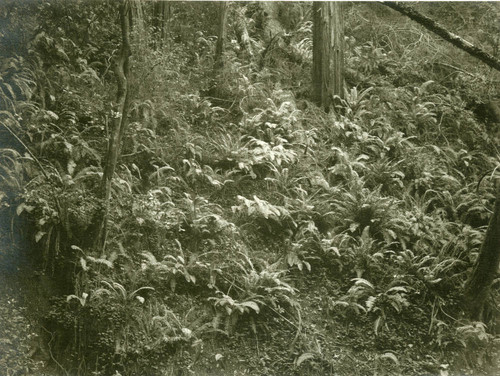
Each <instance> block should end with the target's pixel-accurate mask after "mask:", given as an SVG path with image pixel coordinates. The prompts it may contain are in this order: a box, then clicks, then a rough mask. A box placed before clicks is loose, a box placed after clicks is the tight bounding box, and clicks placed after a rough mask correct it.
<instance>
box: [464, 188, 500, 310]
mask: <svg viewBox="0 0 500 376" xmlns="http://www.w3.org/2000/svg"><path fill="white" fill-rule="evenodd" d="M499 263H500V186H498V187H497V196H496V200H495V207H494V209H493V214H492V215H491V218H490V222H489V224H488V229H487V230H486V235H485V237H484V241H483V244H482V246H481V250H480V252H479V256H478V259H477V261H476V264H475V265H474V269H473V271H472V274H471V276H470V278H469V280H468V281H467V283H466V285H465V300H466V302H467V309H468V311H469V315H470V317H471V319H473V320H480V319H481V318H482V312H483V307H484V303H485V301H486V299H487V298H488V293H489V290H490V286H491V284H492V282H493V280H494V279H495V277H496V274H497V271H498V266H499Z"/></svg>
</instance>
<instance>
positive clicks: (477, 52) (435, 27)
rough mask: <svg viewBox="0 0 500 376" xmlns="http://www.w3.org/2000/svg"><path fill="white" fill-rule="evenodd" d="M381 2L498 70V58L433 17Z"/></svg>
mask: <svg viewBox="0 0 500 376" xmlns="http://www.w3.org/2000/svg"><path fill="white" fill-rule="evenodd" d="M382 4H384V5H386V6H388V7H389V8H392V9H394V10H396V11H398V12H399V13H402V14H404V15H405V16H408V17H409V18H411V19H412V20H413V21H415V22H418V23H419V24H420V25H422V26H423V27H425V28H426V29H427V30H429V31H432V32H433V33H435V34H437V35H439V36H440V37H441V38H443V39H444V40H446V41H448V42H450V43H451V44H453V45H454V46H456V47H458V48H460V49H461V50H463V51H465V52H467V53H468V54H469V55H471V56H473V57H475V58H477V59H479V60H481V61H482V62H484V63H486V64H488V65H489V66H490V67H492V68H493V69H496V70H497V71H500V60H499V59H497V58H495V57H494V56H492V55H490V54H489V53H487V52H485V51H483V50H482V49H480V48H479V47H476V46H474V45H473V44H472V43H470V42H468V41H466V40H465V39H463V38H461V37H459V36H458V35H456V34H453V33H450V32H449V31H448V30H446V29H445V28H444V27H442V26H441V25H440V24H439V23H437V22H436V21H434V20H433V19H431V18H429V17H427V16H425V15H423V14H421V13H419V12H417V11H416V10H415V9H413V8H412V7H410V6H408V5H405V4H401V3H397V2H394V1H384V2H382Z"/></svg>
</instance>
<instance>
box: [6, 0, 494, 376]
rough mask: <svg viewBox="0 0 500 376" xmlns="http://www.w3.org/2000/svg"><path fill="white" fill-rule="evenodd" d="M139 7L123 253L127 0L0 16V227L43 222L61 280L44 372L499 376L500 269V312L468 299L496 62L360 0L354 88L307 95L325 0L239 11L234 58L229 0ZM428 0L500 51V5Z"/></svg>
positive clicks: (49, 301)
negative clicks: (118, 140)
mask: <svg viewBox="0 0 500 376" xmlns="http://www.w3.org/2000/svg"><path fill="white" fill-rule="evenodd" d="M132 4H134V6H133V7H132V8H131V9H132V10H133V11H132V12H131V16H133V22H132V24H133V27H132V33H131V34H132V35H131V37H132V55H131V56H130V59H131V67H130V69H131V75H132V78H131V111H130V113H129V114H128V116H129V120H130V125H129V128H128V130H127V132H126V134H125V138H124V142H123V145H122V150H121V158H120V161H119V165H118V168H117V171H116V175H115V179H114V181H113V186H112V200H111V207H110V213H109V215H110V221H109V235H108V238H107V240H106V247H105V250H104V251H102V250H100V249H99V250H96V249H95V248H94V247H93V236H94V235H95V230H96V229H95V221H94V220H95V218H96V214H97V213H99V210H100V208H101V206H102V204H103V203H102V201H101V199H100V195H99V193H98V190H99V185H100V180H101V178H102V173H103V170H102V166H103V164H104V158H105V155H106V148H107V142H108V135H109V127H110V122H111V119H112V117H113V116H114V114H113V113H112V111H111V103H112V101H113V100H114V99H115V91H116V87H115V86H116V77H115V73H114V71H113V68H112V65H113V56H114V54H116V51H117V50H118V49H119V45H120V29H119V24H118V22H117V19H118V6H117V4H115V3H114V2H109V1H105V0H91V1H84V2H68V1H63V0H51V1H46V0H40V1H37V2H27V3H24V2H15V1H7V2H4V3H3V4H2V6H1V9H0V16H1V17H2V22H1V25H2V29H1V30H0V51H1V54H2V61H1V65H0V70H1V79H0V106H1V111H0V119H1V124H2V125H1V126H0V146H1V148H0V171H1V172H0V211H1V218H2V236H3V237H5V238H6V237H9V236H10V237H11V238H12V240H13V241H15V239H16V237H17V238H24V239H28V238H29V239H30V241H31V243H30V246H29V249H30V252H28V257H29V258H30V260H32V261H33V262H34V263H35V264H36V267H35V269H37V272H38V275H39V277H40V278H41V277H44V278H45V277H47V278H48V277H50V278H48V279H50V286H51V287H50V288H48V289H46V290H48V291H41V289H40V288H37V289H36V291H31V292H29V293H28V295H29V294H32V295H41V296H42V297H44V299H45V300H46V304H45V305H44V308H43V310H42V311H41V313H40V315H39V316H40V317H38V318H37V320H38V325H39V328H40V330H39V331H38V335H39V336H40V342H41V343H42V345H41V346H42V347H43V349H44V351H43V352H44V353H47V354H48V356H47V357H46V359H45V360H46V369H47V372H48V373H61V374H70V375H91V374H93V375H112V374H115V375H139V374H144V375H146V374H147V375H173V374H176V375H188V374H194V375H199V374H203V375H204V374H207V375H216V374H217V375H219V374H223V375H233V374H234V375H284V374H289V375H326V374H332V375H333V374H335V375H354V374H370V375H381V374H383V375H385V374H388V375H389V374H394V375H396V374H432V375H452V374H481V372H483V373H486V374H492V373H491V372H494V371H492V370H493V367H495V359H496V355H498V341H499V337H498V334H499V333H498V330H499V326H498V325H499V322H498V317H499V316H498V308H497V307H498V303H499V299H500V296H499V294H498V287H499V286H498V281H499V279H497V280H496V281H495V282H494V285H493V287H492V291H491V296H490V297H489V301H488V306H487V310H486V312H485V318H484V322H476V321H470V320H468V319H467V316H466V315H464V306H463V293H464V283H465V282H466V280H467V278H468V276H469V275H470V272H471V268H472V266H473V265H474V262H475V260H476V258H477V255H478V252H479V249H480V246H481V243H482V241H483V238H484V232H485V229H486V226H487V224H488V218H489V214H490V212H491V210H490V209H491V208H492V207H493V201H494V180H495V174H496V169H497V166H498V163H499V160H498V158H499V153H498V150H497V147H496V145H497V144H498V138H497V132H498V120H499V118H498V116H495V110H494V108H495V107H493V110H492V109H491V108H492V107H491V106H494V105H493V104H492V103H493V102H494V99H495V98H498V94H499V93H498V82H499V80H500V76H499V74H498V72H493V71H491V70H490V69H489V68H486V67H484V66H482V65H481V64H478V63H477V61H475V60H473V59H472V58H469V57H468V56H466V55H465V54H462V53H461V52H460V51H458V50H456V49H455V48H453V47H451V46H449V45H447V44H445V43H444V42H442V41H440V40H439V39H438V38H437V37H435V36H433V35H431V34H429V33H428V32H426V31H424V30H423V29H421V28H420V27H419V26H418V25H416V24H413V23H412V22H411V21H409V20H406V19H404V18H402V17H401V16H400V15H398V14H396V13H395V12H393V11H391V10H389V9H388V8H386V7H384V6H383V5H380V4H364V3H354V4H349V5H348V6H346V10H345V22H346V51H345V56H346V68H347V72H346V84H347V88H348V89H347V90H346V93H345V98H344V99H342V100H341V101H338V102H337V103H338V105H337V107H336V108H335V109H334V110H333V111H330V112H329V113H325V112H324V111H323V110H322V109H319V108H318V107H316V106H315V105H313V104H312V102H310V101H309V91H310V77H311V65H312V62H311V53H312V42H311V37H312V36H311V14H310V4H308V3H293V4H287V5H284V4H275V6H272V7H271V6H269V5H268V4H259V3H256V2H248V3H234V4H233V3H231V5H230V7H229V14H228V40H227V41H226V46H225V52H224V66H223V67H222V68H221V69H220V70H214V69H212V67H213V66H214V51H215V42H216V38H214V37H213V35H215V33H216V30H215V29H214V26H212V20H213V19H215V18H216V13H217V7H216V4H214V3H188V2H186V3H182V2H175V3H173V4H172V9H171V15H170V19H169V20H168V23H167V27H168V29H167V35H166V37H165V39H164V40H160V39H161V38H160V35H159V33H158V29H157V28H156V27H153V26H151V25H154V24H155V23H154V21H153V20H152V15H153V5H152V4H151V3H143V4H142V6H139V5H140V4H141V3H140V2H138V1H134V2H132ZM268 7H269V9H268ZM419 8H420V9H421V10H422V11H424V12H427V13H428V14H430V15H431V16H432V17H434V18H436V19H439V20H440V21H441V22H442V23H443V24H444V25H445V26H447V27H449V28H450V30H453V31H454V32H456V33H460V34H461V35H462V36H464V37H466V38H467V39H469V40H470V41H471V42H473V43H475V44H477V45H479V46H481V47H482V48H484V49H485V50H488V51H493V52H494V53H496V54H497V56H498V51H499V39H498V35H500V33H499V30H498V22H495V21H498V18H499V16H500V11H499V8H498V6H497V4H494V3H482V4H474V5H471V4H465V3H463V4H462V3H460V4H458V3H442V4H439V5H438V4H419ZM457 14H460V20H459V21H457V16H456V15H457ZM270 32H272V33H273V36H272V37H270V36H269V33H270ZM16 41H19V42H18V43H16ZM457 56H458V57H459V58H457ZM11 252H18V250H17V248H14V247H13V248H12V251H11ZM35 284H36V282H35ZM28 288H29V287H28ZM42 300H43V299H42ZM37 301H38V300H37ZM27 304H28V307H29V304H30V303H29V302H28V303H27ZM32 304H33V303H32ZM45 306H46V307H45ZM38 308H40V307H38ZM31 309H35V307H34V306H31ZM0 346H1V344H0ZM2 362H4V363H5V364H7V365H8V368H9V370H10V371H9V372H10V373H9V374H29V371H26V369H28V368H29V367H28V366H25V365H22V366H20V365H18V364H17V363H16V362H10V361H9V359H7V358H4V359H2ZM9 362H10V363H9ZM6 367H7V366H6ZM6 369H7V368H6Z"/></svg>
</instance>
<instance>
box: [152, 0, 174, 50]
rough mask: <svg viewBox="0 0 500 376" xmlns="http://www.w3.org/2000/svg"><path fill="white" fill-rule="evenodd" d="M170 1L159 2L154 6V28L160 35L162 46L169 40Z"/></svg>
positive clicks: (162, 0) (159, 0)
mask: <svg viewBox="0 0 500 376" xmlns="http://www.w3.org/2000/svg"><path fill="white" fill-rule="evenodd" d="M170 13H171V8H170V1H166V0H158V1H156V2H155V3H154V6H153V27H154V28H155V29H156V32H157V33H158V38H159V40H160V46H161V45H162V44H163V43H164V41H165V40H166V39H167V32H168V22H169V21H170Z"/></svg>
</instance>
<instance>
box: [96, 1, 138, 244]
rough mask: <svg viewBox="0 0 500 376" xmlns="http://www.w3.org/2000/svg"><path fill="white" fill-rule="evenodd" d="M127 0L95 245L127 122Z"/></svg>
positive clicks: (103, 234) (100, 240) (101, 240)
mask: <svg viewBox="0 0 500 376" xmlns="http://www.w3.org/2000/svg"><path fill="white" fill-rule="evenodd" d="M129 12H130V7H129V2H128V0H122V2H121V4H120V26H121V34H122V45H121V49H120V53H119V55H118V56H117V57H116V58H115V67H114V71H115V75H116V80H117V92H116V103H115V104H114V106H113V107H114V110H113V113H112V120H111V133H110V136H109V140H108V150H107V153H106V160H105V165H104V171H103V176H102V181H101V198H102V200H103V209H102V217H101V223H100V226H99V229H98V234H97V236H96V241H95V245H96V247H97V248H103V247H104V246H105V244H106V238H107V222H108V214H109V205H110V199H111V182H112V180H113V175H114V173H115V170H116V164H117V161H118V157H119V155H120V146H121V142H122V139H123V135H124V134H125V130H126V128H127V125H128V116H127V113H128V110H129V107H130V96H129V80H128V79H129V75H130V67H129V57H130V55H131V49H130V39H129V32H130V23H129Z"/></svg>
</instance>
